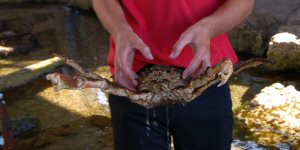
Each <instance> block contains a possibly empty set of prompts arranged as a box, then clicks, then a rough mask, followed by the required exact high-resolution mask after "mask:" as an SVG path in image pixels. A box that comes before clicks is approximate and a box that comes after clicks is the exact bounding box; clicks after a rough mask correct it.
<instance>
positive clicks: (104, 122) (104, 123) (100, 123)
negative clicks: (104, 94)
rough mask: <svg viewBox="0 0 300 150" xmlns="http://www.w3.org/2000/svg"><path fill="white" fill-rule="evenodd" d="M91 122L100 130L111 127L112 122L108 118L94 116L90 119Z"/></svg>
mask: <svg viewBox="0 0 300 150" xmlns="http://www.w3.org/2000/svg"><path fill="white" fill-rule="evenodd" d="M89 122H90V124H92V125H94V126H96V127H98V128H104V127H109V126H111V120H110V118H108V117H107V116H101V115H92V116H90V117H89Z"/></svg>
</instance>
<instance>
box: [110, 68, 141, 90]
mask: <svg viewBox="0 0 300 150" xmlns="http://www.w3.org/2000/svg"><path fill="white" fill-rule="evenodd" d="M115 81H116V82H117V83H118V84H119V85H120V86H122V87H125V88H127V89H129V90H131V91H134V92H135V91H136V89H135V87H136V81H134V83H133V82H131V81H130V80H128V76H127V77H126V76H125V74H124V73H123V72H122V71H121V70H118V69H117V68H116V69H115Z"/></svg>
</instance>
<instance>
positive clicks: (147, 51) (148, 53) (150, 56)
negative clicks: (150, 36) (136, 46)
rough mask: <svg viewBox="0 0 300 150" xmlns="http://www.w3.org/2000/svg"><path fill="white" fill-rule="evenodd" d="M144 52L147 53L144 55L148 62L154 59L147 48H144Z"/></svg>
mask: <svg viewBox="0 0 300 150" xmlns="http://www.w3.org/2000/svg"><path fill="white" fill-rule="evenodd" d="M145 51H146V53H147V54H146V56H147V58H149V59H150V60H152V59H154V57H153V55H152V54H151V50H150V48H149V47H146V48H145Z"/></svg>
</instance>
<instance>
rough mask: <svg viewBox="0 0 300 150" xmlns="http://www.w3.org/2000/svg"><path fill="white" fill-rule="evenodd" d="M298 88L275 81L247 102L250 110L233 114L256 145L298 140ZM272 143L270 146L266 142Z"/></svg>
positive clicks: (295, 142)
mask: <svg viewBox="0 0 300 150" xmlns="http://www.w3.org/2000/svg"><path fill="white" fill-rule="evenodd" d="M299 110H300V91H297V90H296V89H295V87H294V86H292V85H289V86H286V87H285V86H284V85H282V84H280V83H275V84H273V85H271V86H269V87H265V88H263V89H262V90H261V93H259V94H257V95H256V97H255V98H254V99H253V100H252V101H251V108H250V109H242V110H241V111H240V112H238V113H237V118H238V120H240V121H242V122H243V123H244V124H245V125H246V127H247V128H248V130H249V131H251V132H253V135H252V136H253V138H255V139H257V140H258V142H259V143H260V144H263V145H267V144H270V143H289V144H291V145H297V143H298V142H299V139H300V132H299V131H300V126H299V124H300V112H299ZM269 146H274V145H269Z"/></svg>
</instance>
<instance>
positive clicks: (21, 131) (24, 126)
mask: <svg viewBox="0 0 300 150" xmlns="http://www.w3.org/2000/svg"><path fill="white" fill-rule="evenodd" d="M11 123H12V128H13V133H14V137H24V136H28V135H32V134H34V133H35V132H36V130H37V129H38V127H39V121H38V119H36V118H16V119H11ZM1 129H2V126H1Z"/></svg>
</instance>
